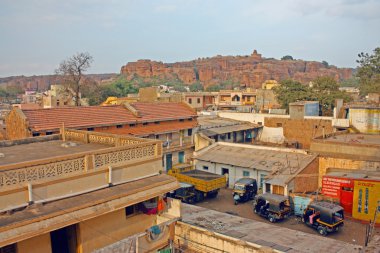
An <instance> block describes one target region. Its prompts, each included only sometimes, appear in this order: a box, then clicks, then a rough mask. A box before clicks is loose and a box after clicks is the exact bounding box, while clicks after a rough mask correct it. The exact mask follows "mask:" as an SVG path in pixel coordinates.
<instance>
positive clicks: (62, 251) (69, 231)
mask: <svg viewBox="0 0 380 253" xmlns="http://www.w3.org/2000/svg"><path fill="white" fill-rule="evenodd" d="M76 229H77V226H76V225H71V226H68V227H64V228H61V229H58V230H55V231H52V232H50V240H51V249H52V251H51V252H52V253H76V252H77V233H76Z"/></svg>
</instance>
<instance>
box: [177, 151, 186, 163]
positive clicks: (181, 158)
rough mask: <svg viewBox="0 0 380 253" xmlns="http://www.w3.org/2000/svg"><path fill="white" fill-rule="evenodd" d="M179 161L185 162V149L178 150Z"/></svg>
mask: <svg viewBox="0 0 380 253" xmlns="http://www.w3.org/2000/svg"><path fill="white" fill-rule="evenodd" d="M178 162H179V163H184V162H185V152H184V151H180V152H178Z"/></svg>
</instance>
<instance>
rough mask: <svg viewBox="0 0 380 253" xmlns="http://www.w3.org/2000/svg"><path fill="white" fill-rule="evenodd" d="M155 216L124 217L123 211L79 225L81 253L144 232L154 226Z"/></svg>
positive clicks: (87, 252) (86, 252)
mask: <svg viewBox="0 0 380 253" xmlns="http://www.w3.org/2000/svg"><path fill="white" fill-rule="evenodd" d="M155 219H156V216H155V215H145V214H138V215H134V216H131V217H128V218H127V217H126V216H125V211H124V209H121V210H118V211H115V212H112V213H108V214H105V215H102V216H100V217H97V218H94V219H90V220H87V221H84V222H81V223H79V231H80V233H79V238H80V239H79V241H80V242H81V245H82V253H89V252H92V251H94V250H95V249H99V248H103V247H104V246H107V245H109V244H112V243H115V242H117V241H119V240H122V239H124V238H126V237H128V236H131V235H133V234H136V233H140V232H144V231H145V230H146V229H147V228H149V227H151V226H152V225H154V224H155Z"/></svg>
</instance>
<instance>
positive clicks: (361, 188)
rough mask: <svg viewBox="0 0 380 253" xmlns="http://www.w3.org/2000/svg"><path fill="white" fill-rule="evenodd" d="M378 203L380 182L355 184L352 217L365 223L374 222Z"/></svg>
mask: <svg viewBox="0 0 380 253" xmlns="http://www.w3.org/2000/svg"><path fill="white" fill-rule="evenodd" d="M367 193H368V194H367ZM360 195H361V196H360ZM378 201H380V181H378V182H375V181H372V182H371V181H359V180H356V181H355V184H354V203H353V206H352V217H354V218H355V219H359V220H364V221H370V220H373V219H374V214H375V211H376V208H377V203H378ZM366 202H367V205H368V208H367V209H366V207H365V206H366ZM376 223H380V214H379V215H378V216H377V219H376Z"/></svg>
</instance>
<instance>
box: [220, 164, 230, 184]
mask: <svg viewBox="0 0 380 253" xmlns="http://www.w3.org/2000/svg"><path fill="white" fill-rule="evenodd" d="M222 175H224V176H225V177H226V187H228V185H229V181H230V170H229V169H226V168H222Z"/></svg>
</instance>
